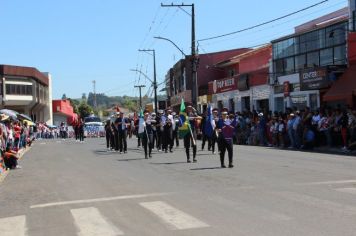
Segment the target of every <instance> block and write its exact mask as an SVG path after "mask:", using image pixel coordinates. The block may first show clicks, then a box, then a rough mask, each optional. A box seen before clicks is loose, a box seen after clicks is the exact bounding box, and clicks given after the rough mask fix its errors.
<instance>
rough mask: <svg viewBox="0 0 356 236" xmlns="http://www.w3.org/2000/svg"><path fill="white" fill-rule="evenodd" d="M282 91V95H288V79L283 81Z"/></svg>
mask: <svg viewBox="0 0 356 236" xmlns="http://www.w3.org/2000/svg"><path fill="white" fill-rule="evenodd" d="M283 93H284V97H289V95H290V84H289V82H288V81H286V82H284V83H283Z"/></svg>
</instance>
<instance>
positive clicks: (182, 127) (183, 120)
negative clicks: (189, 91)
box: [178, 98, 190, 138]
mask: <svg viewBox="0 0 356 236" xmlns="http://www.w3.org/2000/svg"><path fill="white" fill-rule="evenodd" d="M189 132H190V123H189V119H188V116H187V113H186V111H185V104H184V99H183V98H182V103H181V104H180V112H179V128H178V134H179V137H180V138H184V137H185V136H186V135H187V134H189Z"/></svg>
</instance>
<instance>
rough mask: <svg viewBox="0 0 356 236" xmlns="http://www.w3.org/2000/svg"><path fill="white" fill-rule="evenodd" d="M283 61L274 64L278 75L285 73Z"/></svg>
mask: <svg viewBox="0 0 356 236" xmlns="http://www.w3.org/2000/svg"><path fill="white" fill-rule="evenodd" d="M283 68H284V67H283V60H277V61H275V62H274V71H275V72H276V73H283V72H284V69H283Z"/></svg>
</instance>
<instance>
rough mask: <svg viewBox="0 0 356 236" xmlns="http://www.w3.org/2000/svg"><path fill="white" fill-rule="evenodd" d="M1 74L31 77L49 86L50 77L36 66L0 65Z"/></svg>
mask: <svg viewBox="0 0 356 236" xmlns="http://www.w3.org/2000/svg"><path fill="white" fill-rule="evenodd" d="M0 74H1V75H8V76H22V77H31V78H33V79H35V80H37V81H38V82H40V83H42V84H44V85H46V86H48V77H47V76H46V75H45V74H43V73H42V72H40V71H39V70H37V69H36V68H34V67H25V66H12V65H0Z"/></svg>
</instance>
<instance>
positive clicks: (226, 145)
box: [217, 108, 235, 168]
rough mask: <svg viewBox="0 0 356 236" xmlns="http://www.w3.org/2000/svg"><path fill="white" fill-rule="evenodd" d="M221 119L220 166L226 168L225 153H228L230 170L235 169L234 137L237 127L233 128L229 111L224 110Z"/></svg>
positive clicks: (219, 127)
mask: <svg viewBox="0 0 356 236" xmlns="http://www.w3.org/2000/svg"><path fill="white" fill-rule="evenodd" d="M221 116H222V117H221V119H220V120H219V122H218V125H217V127H218V131H219V135H220V136H221V138H220V164H221V168H226V166H225V152H226V151H227V152H228V157H229V168H232V167H234V165H233V136H234V131H235V127H233V126H232V122H231V120H230V119H229V116H228V109H227V108H223V110H222V112H221Z"/></svg>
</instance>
